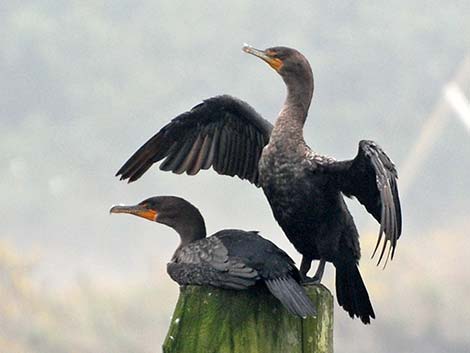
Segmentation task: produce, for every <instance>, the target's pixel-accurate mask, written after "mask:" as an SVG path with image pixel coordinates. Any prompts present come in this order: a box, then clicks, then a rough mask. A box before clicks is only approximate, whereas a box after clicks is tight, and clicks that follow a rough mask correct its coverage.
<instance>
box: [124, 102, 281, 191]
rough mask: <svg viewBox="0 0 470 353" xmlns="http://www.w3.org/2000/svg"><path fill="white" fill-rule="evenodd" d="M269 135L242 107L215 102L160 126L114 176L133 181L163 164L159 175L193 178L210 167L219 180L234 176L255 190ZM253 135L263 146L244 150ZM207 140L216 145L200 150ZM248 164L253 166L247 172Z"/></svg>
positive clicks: (252, 113) (269, 127) (262, 123)
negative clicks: (263, 150) (182, 175)
mask: <svg viewBox="0 0 470 353" xmlns="http://www.w3.org/2000/svg"><path fill="white" fill-rule="evenodd" d="M245 126H249V129H247V128H246V127H245ZM271 130H272V125H271V124H270V123H269V122H267V121H266V120H264V119H263V118H262V117H261V116H260V115H259V114H258V113H256V111H255V110H254V109H253V108H251V107H250V106H249V105H248V104H246V103H245V102H243V101H241V100H238V99H236V98H233V97H230V96H227V95H224V96H217V97H213V98H210V99H207V100H205V101H204V102H203V103H201V104H198V105H197V106H195V107H194V108H192V109H191V110H190V111H188V112H185V113H183V114H181V115H179V116H177V117H176V118H174V119H173V120H172V121H171V122H170V123H169V124H167V125H166V126H164V127H163V128H162V129H161V130H160V131H159V132H158V133H157V134H156V135H155V136H153V137H152V138H151V139H150V140H148V141H147V142H146V143H145V144H144V145H143V146H142V147H141V148H139V149H138V150H137V152H135V153H134V155H132V157H131V158H129V160H128V161H127V162H126V163H125V164H124V165H123V166H122V167H121V168H120V169H119V171H118V172H117V174H116V175H117V176H120V177H121V179H123V180H128V181H129V182H132V181H135V180H137V179H139V178H140V177H141V176H142V175H143V174H144V173H145V172H146V171H147V170H148V169H149V168H150V167H151V166H152V165H153V164H154V163H156V162H159V161H161V160H163V159H165V158H166V160H164V162H163V163H162V164H161V166H160V168H161V169H162V170H171V171H173V172H175V173H178V174H181V173H184V172H186V173H187V174H189V175H194V174H197V173H198V172H199V171H200V170H201V169H208V168H209V167H210V166H213V167H214V169H215V170H216V171H217V172H218V173H219V174H224V175H230V176H234V175H237V176H238V177H240V178H241V179H247V180H248V181H250V182H251V183H254V184H256V185H258V165H257V162H258V161H259V158H260V156H261V151H262V148H263V147H264V146H265V145H266V144H267V143H268V141H269V136H270V134H271ZM252 135H254V137H255V138H256V139H257V140H258V141H261V143H258V144H257V148H256V149H252V150H248V149H247V148H246V147H245V145H246V141H247V139H248V138H250V137H251V138H253V136H252ZM208 136H209V139H208V141H209V140H213V141H214V143H213V144H211V149H208V148H206V147H207V146H204V141H205V139H206V137H208ZM187 141H190V142H191V143H190V144H188V143H187ZM203 147H204V148H203ZM247 161H253V163H250V166H249V167H250V169H249V170H248V169H247V170H245V168H248V162H247ZM245 166H246V167H245Z"/></svg>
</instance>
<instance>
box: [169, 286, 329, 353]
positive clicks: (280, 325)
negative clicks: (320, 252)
mask: <svg viewBox="0 0 470 353" xmlns="http://www.w3.org/2000/svg"><path fill="white" fill-rule="evenodd" d="M305 288H306V290H307V293H308V295H309V297H310V298H311V299H312V300H313V302H314V303H315V304H316V307H317V312H318V314H317V317H316V318H308V319H301V318H298V317H295V316H293V315H291V314H289V313H288V312H287V311H286V310H285V309H284V307H282V306H281V303H280V302H279V301H277V299H275V298H274V297H273V296H272V295H271V294H270V293H269V292H268V291H267V289H266V288H263V287H260V288H253V289H250V290H245V291H231V290H223V289H217V288H212V287H199V286H186V287H182V288H181V292H180V296H179V299H178V303H177V304H176V308H175V311H174V313H173V317H172V319H171V325H170V329H169V331H168V334H167V337H166V339H165V342H164V344H163V352H164V353H332V352H333V297H332V295H331V293H330V292H329V291H328V289H326V288H325V287H324V286H322V285H314V286H308V287H305Z"/></svg>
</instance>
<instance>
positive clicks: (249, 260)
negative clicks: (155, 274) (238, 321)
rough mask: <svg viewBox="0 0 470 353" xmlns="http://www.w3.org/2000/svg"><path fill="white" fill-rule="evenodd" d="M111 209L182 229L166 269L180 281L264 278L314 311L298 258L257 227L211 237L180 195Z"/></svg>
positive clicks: (235, 282) (285, 300)
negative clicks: (303, 286) (298, 267)
mask: <svg viewBox="0 0 470 353" xmlns="http://www.w3.org/2000/svg"><path fill="white" fill-rule="evenodd" d="M110 212H111V213H128V214H133V215H136V216H139V217H143V218H146V219H148V220H151V221H155V222H158V223H162V224H165V225H167V226H169V227H171V228H173V229H174V230H175V231H176V232H178V234H179V236H180V239H181V243H180V245H179V246H178V248H177V249H176V251H175V253H174V255H173V257H172V258H171V262H170V263H168V265H167V272H168V274H169V275H170V277H171V278H172V279H173V280H174V281H176V282H177V283H179V284H180V285H187V284H196V285H211V286H214V287H220V288H228V289H247V288H248V287H251V286H254V285H255V284H257V283H258V282H263V283H265V284H266V286H267V287H268V289H269V291H270V292H271V293H272V294H273V295H274V296H275V297H276V298H277V299H279V300H280V301H281V303H282V304H283V305H284V306H285V307H286V308H287V310H289V312H291V313H292V314H294V315H298V316H300V317H307V316H314V315H315V307H314V305H313V303H312V302H311V301H310V299H309V298H308V297H307V294H306V293H305V291H304V289H303V288H302V287H301V286H300V285H299V283H298V281H300V273H299V271H298V270H297V268H296V267H295V265H294V261H293V260H292V259H291V258H290V257H289V255H287V254H286V253H285V252H284V251H282V250H281V249H279V248H278V247H277V246H276V245H274V244H273V243H271V242H270V241H269V240H266V239H264V238H263V237H261V236H260V235H258V232H254V231H252V232H246V231H243V230H239V229H224V230H221V231H219V232H217V233H215V234H213V235H212V236H210V237H207V238H206V227H205V225H204V219H203V218H202V215H201V213H200V212H199V210H198V209H197V208H196V207H194V206H193V205H191V204H190V203H189V202H188V201H186V200H184V199H182V198H179V197H175V196H157V197H152V198H149V199H147V200H144V201H142V202H140V203H139V204H138V205H135V206H114V207H113V208H111V210H110Z"/></svg>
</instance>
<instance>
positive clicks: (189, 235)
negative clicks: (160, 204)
mask: <svg viewBox="0 0 470 353" xmlns="http://www.w3.org/2000/svg"><path fill="white" fill-rule="evenodd" d="M173 229H174V230H175V231H176V232H177V233H178V234H179V236H180V239H181V246H185V245H188V244H189V243H192V242H194V241H196V240H199V239H203V238H205V237H206V226H205V224H204V220H203V219H202V217H201V218H200V219H199V220H197V219H193V220H191V221H190V220H188V221H187V222H184V223H179V224H178V225H175V226H174V227H173Z"/></svg>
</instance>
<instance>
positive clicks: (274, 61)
mask: <svg viewBox="0 0 470 353" xmlns="http://www.w3.org/2000/svg"><path fill="white" fill-rule="evenodd" d="M242 50H243V51H244V52H245V53H248V54H251V55H254V56H257V57H258V58H260V59H262V60H264V61H266V62H267V63H268V64H269V66H271V67H272V68H273V69H274V70H276V71H277V72H279V70H280V69H281V67H282V64H283V62H282V60H281V59H278V58H273V57H271V56H269V53H267V52H266V51H265V50H260V49H256V48H253V47H252V46H251V45H248V44H244V45H243V48H242Z"/></svg>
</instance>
